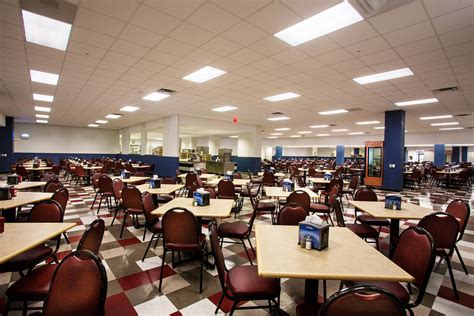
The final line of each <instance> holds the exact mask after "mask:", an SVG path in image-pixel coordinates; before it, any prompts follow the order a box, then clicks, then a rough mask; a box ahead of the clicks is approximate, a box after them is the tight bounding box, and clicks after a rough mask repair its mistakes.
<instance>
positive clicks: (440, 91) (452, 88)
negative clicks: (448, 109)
mask: <svg viewBox="0 0 474 316" xmlns="http://www.w3.org/2000/svg"><path fill="white" fill-rule="evenodd" d="M458 90H459V88H458V87H446V88H440V89H434V90H433V93H443V92H455V91H458Z"/></svg>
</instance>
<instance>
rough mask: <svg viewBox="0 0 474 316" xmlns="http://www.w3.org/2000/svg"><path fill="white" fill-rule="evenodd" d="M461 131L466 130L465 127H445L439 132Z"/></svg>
mask: <svg viewBox="0 0 474 316" xmlns="http://www.w3.org/2000/svg"><path fill="white" fill-rule="evenodd" d="M460 129H464V127H443V128H440V129H439V130H440V131H457V130H460Z"/></svg>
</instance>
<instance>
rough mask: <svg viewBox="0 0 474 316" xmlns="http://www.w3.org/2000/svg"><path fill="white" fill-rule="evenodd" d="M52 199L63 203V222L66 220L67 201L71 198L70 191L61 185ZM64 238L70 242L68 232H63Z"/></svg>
mask: <svg viewBox="0 0 474 316" xmlns="http://www.w3.org/2000/svg"><path fill="white" fill-rule="evenodd" d="M51 200H53V201H56V202H58V203H59V205H61V210H62V214H61V222H62V221H63V220H64V214H65V213H66V207H67V201H68V200H69V191H68V189H66V188H64V187H61V188H59V189H57V190H56V191H55V192H54V193H53V196H52V197H51ZM63 236H64V239H65V240H66V242H67V243H68V244H69V243H70V242H69V238H68V237H67V234H66V232H64V233H63Z"/></svg>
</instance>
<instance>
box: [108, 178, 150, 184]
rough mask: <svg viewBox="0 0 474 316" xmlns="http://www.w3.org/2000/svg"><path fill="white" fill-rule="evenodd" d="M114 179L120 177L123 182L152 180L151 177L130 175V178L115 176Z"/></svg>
mask: <svg viewBox="0 0 474 316" xmlns="http://www.w3.org/2000/svg"><path fill="white" fill-rule="evenodd" d="M114 179H120V180H122V182H123V183H136V182H141V181H148V180H150V178H149V177H130V179H122V178H121V177H115V178H114Z"/></svg>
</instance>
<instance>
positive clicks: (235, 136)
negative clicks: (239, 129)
mask: <svg viewBox="0 0 474 316" xmlns="http://www.w3.org/2000/svg"><path fill="white" fill-rule="evenodd" d="M229 138H239V136H238V135H232V136H229Z"/></svg>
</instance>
